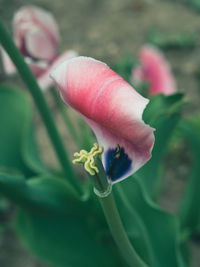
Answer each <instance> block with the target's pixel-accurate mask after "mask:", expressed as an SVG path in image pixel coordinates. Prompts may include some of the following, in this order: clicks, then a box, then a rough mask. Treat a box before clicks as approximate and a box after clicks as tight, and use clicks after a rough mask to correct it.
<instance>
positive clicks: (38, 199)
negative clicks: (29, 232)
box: [0, 173, 80, 217]
mask: <svg viewBox="0 0 200 267" xmlns="http://www.w3.org/2000/svg"><path fill="white" fill-rule="evenodd" d="M0 193H1V194H3V195H4V196H5V197H7V198H8V199H9V200H10V201H13V202H14V203H15V204H17V205H19V206H21V207H24V208H26V209H28V210H29V211H32V212H36V213H45V214H49V215H50V214H52V213H53V214H57V216H58V215H60V216H62V217H63V216H65V214H66V206H67V204H68V201H69V199H71V198H73V199H74V203H76V206H80V203H79V201H78V200H79V199H78V196H77V195H76V193H75V192H74V191H73V189H72V188H71V187H70V185H69V184H68V183H67V182H66V181H65V179H63V178H60V177H56V176H53V175H52V174H48V173H46V174H43V175H41V176H38V177H34V178H30V179H25V178H24V177H22V176H16V175H11V174H6V173H0ZM75 200H76V201H75Z"/></svg>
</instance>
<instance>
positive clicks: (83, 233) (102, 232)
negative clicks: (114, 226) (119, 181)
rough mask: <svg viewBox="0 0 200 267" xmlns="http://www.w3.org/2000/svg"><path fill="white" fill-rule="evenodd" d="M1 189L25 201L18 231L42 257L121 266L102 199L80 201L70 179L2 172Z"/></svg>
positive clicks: (76, 265)
mask: <svg viewBox="0 0 200 267" xmlns="http://www.w3.org/2000/svg"><path fill="white" fill-rule="evenodd" d="M0 192H1V193H2V194H3V195H4V196H6V197H7V198H8V199H9V200H11V201H13V202H14V203H15V204H17V205H18V206H20V209H19V214H18V217H17V222H16V227H17V231H18V233H19V235H20V236H21V238H22V239H23V241H24V242H25V244H26V246H27V247H28V248H29V249H30V250H31V251H32V252H33V253H35V254H36V255H37V256H38V257H40V258H41V259H43V260H45V261H47V262H49V263H51V264H53V265H55V266H61V267H62V266H63V267H66V266H69V267H90V266H97V267H100V266H105V267H115V266H116V267H120V266H122V262H121V261H122V259H121V258H120V256H119V255H117V250H116V246H115V245H114V243H113V241H112V238H111V236H110V233H109V232H108V228H107V225H106V223H105V220H104V219H102V214H101V216H100V213H99V209H101V207H100V205H99V203H98V202H96V203H93V200H92V199H89V200H86V199H85V200H84V201H81V200H80V199H79V195H77V194H76V193H75V192H74V190H73V189H72V188H71V187H70V186H69V184H68V183H67V182H66V180H65V179H62V178H60V177H56V176H52V175H50V174H43V175H41V176H39V177H35V178H30V179H24V178H23V177H20V176H14V175H10V174H3V173H1V174H0ZM97 204H98V205H97ZM96 209H98V211H96ZM124 266H125V265H124Z"/></svg>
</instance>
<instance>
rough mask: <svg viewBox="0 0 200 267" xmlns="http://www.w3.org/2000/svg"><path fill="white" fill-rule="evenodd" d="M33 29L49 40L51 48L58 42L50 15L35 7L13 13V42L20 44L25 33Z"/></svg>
mask: <svg viewBox="0 0 200 267" xmlns="http://www.w3.org/2000/svg"><path fill="white" fill-rule="evenodd" d="M33 28H35V29H38V30H40V32H43V34H44V35H45V36H48V39H49V40H51V43H52V45H53V46H57V44H58V42H59V31H58V27H57V24H56V21H55V19H54V18H53V16H52V15H51V13H49V12H47V11H46V10H44V9H41V8H38V7H35V6H32V5H30V6H24V7H22V8H21V9H19V11H18V12H16V13H15V16H14V19H13V29H14V36H15V40H16V42H17V43H18V44H22V41H23V39H24V38H25V37H26V35H27V33H28V32H29V31H31V30H32V29H33Z"/></svg>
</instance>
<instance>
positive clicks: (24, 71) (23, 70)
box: [0, 21, 82, 193]
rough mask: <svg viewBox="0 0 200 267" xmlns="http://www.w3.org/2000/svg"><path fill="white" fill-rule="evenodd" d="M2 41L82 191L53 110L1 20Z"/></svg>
mask: <svg viewBox="0 0 200 267" xmlns="http://www.w3.org/2000/svg"><path fill="white" fill-rule="evenodd" d="M0 42H1V44H2V46H3V48H4V49H5V50H6V52H7V53H8V55H9V56H10V58H11V60H12V61H13V63H14V64H15V66H16V68H17V70H18V72H19V74H20V76H21V78H22V80H23V81H24V83H25V84H26V86H27V87H28V89H29V90H30V93H31V95H32V97H33V99H34V101H35V104H36V106H37V108H38V110H39V112H40V115H41V118H42V120H43V122H44V124H45V126H46V130H47V133H48V135H49V137H50V140H51V142H52V145H53V147H54V149H55V152H56V155H57V157H58V159H59V162H60V164H61V166H62V168H63V171H64V173H65V174H66V176H67V177H68V179H69V180H70V182H71V184H72V185H73V186H74V188H76V190H77V191H78V192H79V193H80V192H81V191H82V190H81V186H80V184H79V183H78V180H77V179H76V176H75V173H74V171H73V168H72V165H71V163H70V160H69V159H68V156H67V154H66V151H65V148H64V144H63V142H62V140H61V138H60V135H59V133H58V130H57V128H56V125H55V122H54V119H53V117H52V115H51V111H50V109H49V107H48V104H47V102H46V100H45V98H44V95H43V92H42V91H41V89H40V87H39V86H38V84H37V81H36V79H35V76H34V75H33V73H32V72H31V70H30V69H29V67H28V66H27V64H26V63H25V61H24V58H23V56H22V55H21V53H20V52H19V50H18V49H17V47H16V45H15V44H14V42H13V40H12V38H11V37H10V35H9V33H8V31H7V30H6V28H5V26H4V25H3V23H2V22H1V21H0Z"/></svg>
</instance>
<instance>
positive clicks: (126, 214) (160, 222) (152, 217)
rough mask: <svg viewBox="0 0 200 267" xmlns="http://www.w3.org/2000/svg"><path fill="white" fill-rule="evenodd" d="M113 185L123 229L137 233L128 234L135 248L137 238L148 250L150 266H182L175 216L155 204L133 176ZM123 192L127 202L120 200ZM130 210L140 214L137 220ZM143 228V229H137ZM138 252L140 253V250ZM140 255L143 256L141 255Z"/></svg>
mask: <svg viewBox="0 0 200 267" xmlns="http://www.w3.org/2000/svg"><path fill="white" fill-rule="evenodd" d="M116 187H117V192H115V196H116V199H117V202H118V207H119V212H120V214H121V215H123V218H124V225H125V227H126V230H127V232H128V233H130V232H132V233H134V231H135V232H136V233H137V236H138V238H137V239H138V240H137V239H136V238H134V239H132V238H131V241H132V242H133V245H134V247H135V249H136V250H137V247H138V242H139V243H140V244H139V246H141V243H143V246H145V247H146V249H147V250H148V255H149V260H150V264H149V265H150V266H153V267H169V266H170V267H183V266H185V264H184V262H183V259H182V257H181V253H180V247H179V224H178V220H177V218H176V217H175V216H174V215H171V214H169V213H167V212H165V211H163V210H161V209H160V208H159V207H158V206H157V205H156V204H154V203H153V202H152V201H151V200H150V199H149V197H148V195H147V194H146V192H145V190H143V189H142V186H141V185H140V183H139V182H138V180H137V179H136V178H134V177H132V178H129V179H126V181H124V182H122V183H121V184H118V185H116ZM120 192H121V193H120ZM122 194H123V195H124V198H126V202H124V201H122V197H121V196H122ZM127 203H129V204H127ZM131 210H132V212H134V213H135V214H136V216H137V217H138V218H139V219H138V220H135V218H136V216H134V217H133V216H132V213H131ZM127 222H128V223H127ZM139 224H140V225H139ZM142 228H143V231H139V229H142ZM136 233H135V235H136ZM137 252H138V253H139V254H140V255H141V251H139V250H138V251H137ZM141 256H142V255H141ZM143 259H144V260H145V258H144V256H143Z"/></svg>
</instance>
